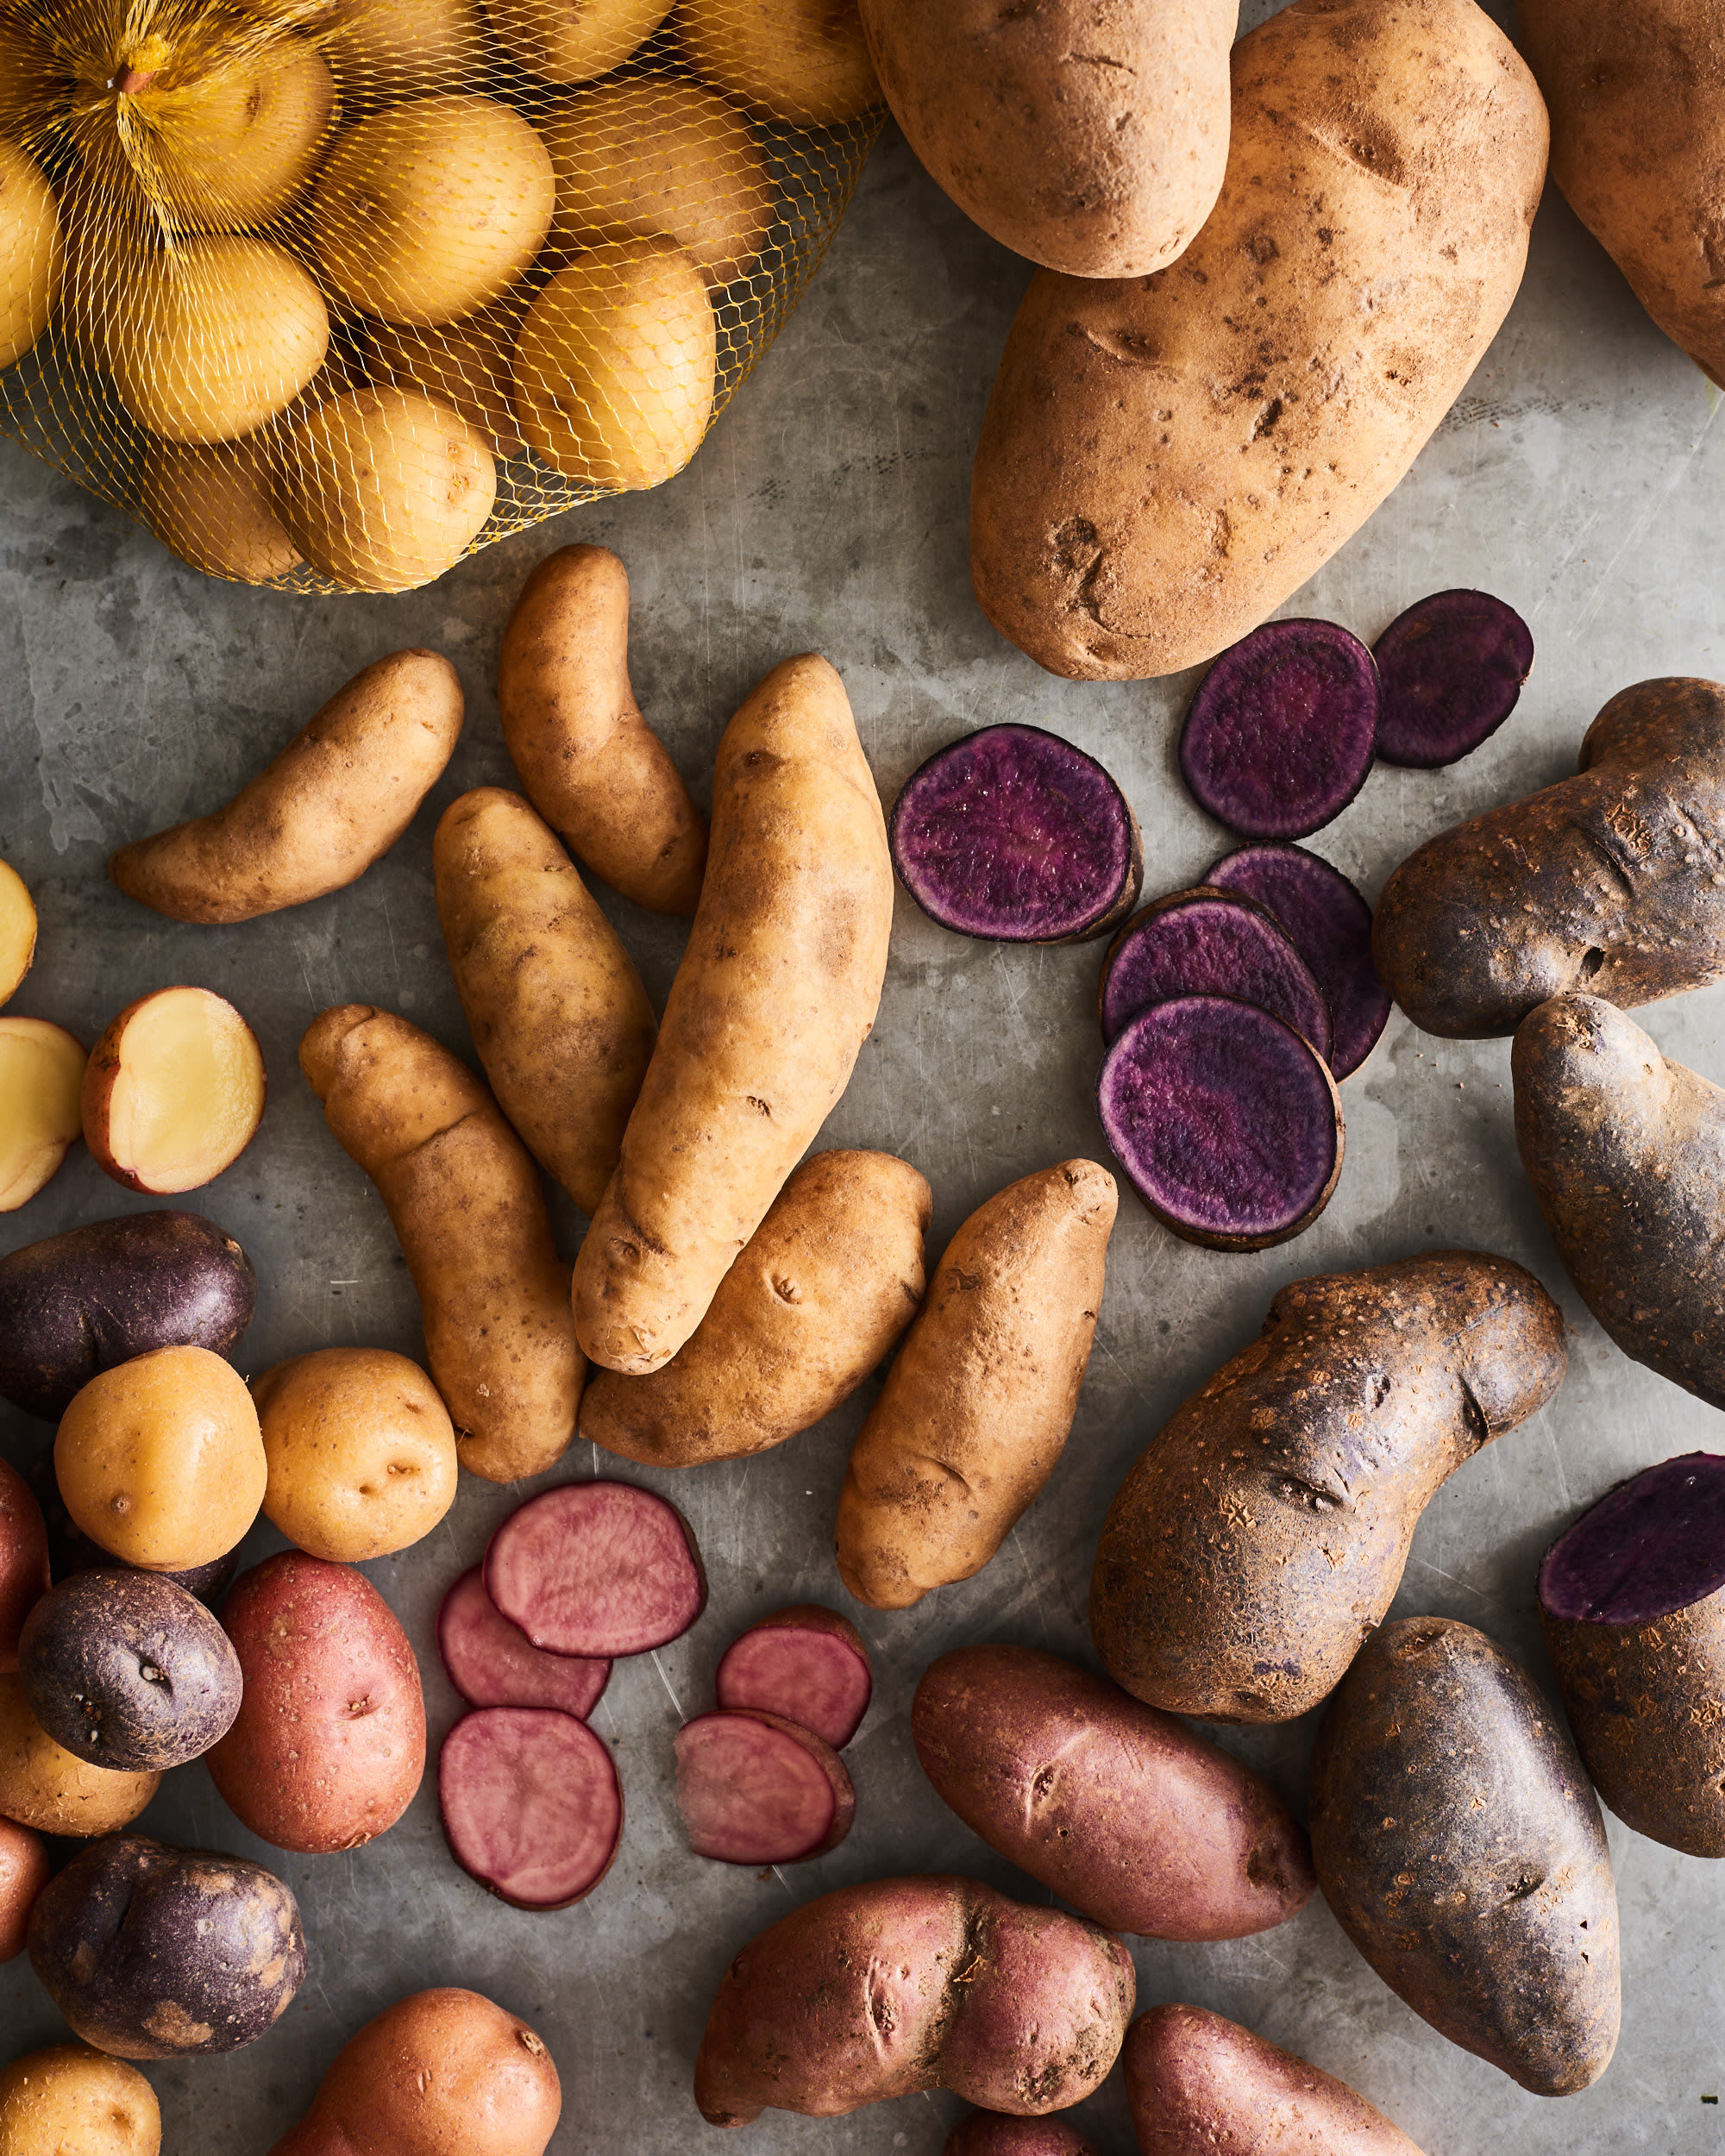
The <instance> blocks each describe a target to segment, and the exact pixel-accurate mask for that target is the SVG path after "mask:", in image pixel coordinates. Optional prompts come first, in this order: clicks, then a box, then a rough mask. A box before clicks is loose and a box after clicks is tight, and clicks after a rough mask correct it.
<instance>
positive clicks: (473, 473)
mask: <svg viewBox="0 0 1725 2156" xmlns="http://www.w3.org/2000/svg"><path fill="white" fill-rule="evenodd" d="M270 496H271V499H272V500H273V502H274V504H275V507H276V512H277V514H278V515H279V517H280V518H281V521H282V523H284V524H285V526H286V527H287V530H288V532H289V534H290V536H292V539H293V542H294V543H295V545H296V546H297V547H298V548H299V550H300V552H301V553H302V554H303V555H304V556H305V559H306V560H307V561H309V562H310V563H311V566H312V567H313V568H315V569H321V570H322V571H323V574H324V575H325V576H331V577H335V578H336V579H338V580H339V581H341V582H342V583H343V584H351V585H357V586H359V587H360V588H361V590H362V591H367V592H409V591H411V590H413V588H414V587H415V586H417V585H420V584H429V583H430V581H431V580H432V579H433V578H434V577H439V576H442V573H443V572H444V570H445V569H447V568H449V567H452V566H453V564H454V563H455V562H457V561H460V560H461V556H462V555H464V554H465V553H466V552H467V548H468V547H469V546H471V545H472V543H473V542H474V539H475V538H476V537H477V536H478V535H479V533H480V529H481V528H482V526H483V525H484V523H485V521H486V517H489V516H490V515H491V512H492V503H493V502H495V501H496V499H497V460H496V459H495V458H494V457H493V456H492V453H491V451H490V449H489V448H487V447H486V442H484V440H483V439H482V437H481V436H480V435H479V434H478V433H477V432H476V430H475V429H474V428H472V427H470V426H469V425H468V424H467V421H466V420H465V419H463V418H462V417H461V414H460V413H459V412H457V411H453V410H452V409H451V408H450V407H449V405H448V404H443V403H442V401H441V400H440V399H439V398H435V397H422V396H420V395H418V394H417V392H414V391H411V390H401V389H361V390H350V391H348V392H345V393H344V394H343V395H342V396H339V397H332V398H329V400H328V401H327V402H326V403H324V404H319V405H317V407H316V409H315V410H313V411H310V412H308V413H307V414H306V416H305V417H304V418H303V419H302V420H301V421H300V422H299V423H298V425H297V426H296V427H295V428H294V429H293V430H292V434H291V435H290V436H288V438H287V440H286V441H285V442H283V443H282V445H281V447H280V448H279V450H278V452H277V455H276V461H275V467H274V479H273V483H272V486H271V490H270Z"/></svg>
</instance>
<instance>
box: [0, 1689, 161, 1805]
mask: <svg viewBox="0 0 1725 2156" xmlns="http://www.w3.org/2000/svg"><path fill="white" fill-rule="evenodd" d="M160 1782H161V1777H160V1775H159V1774H146V1773H132V1772H129V1771H122V1769H120V1768H118V1767H92V1766H86V1765H85V1762H84V1761H83V1760H82V1759H77V1758H73V1757H72V1753H71V1752H67V1751H66V1749H65V1747H64V1746H63V1745H57V1744H56V1743H55V1742H54V1740H53V1738H52V1737H50V1736H49V1734H48V1733H47V1730H45V1729H44V1728H43V1727H42V1726H41V1723H40V1722H39V1721H38V1720H36V1718H35V1716H34V1714H32V1713H31V1712H30V1702H28V1700H27V1699H26V1698H25V1696H24V1686H23V1681H22V1678H21V1677H19V1676H18V1674H17V1672H16V1670H13V1671H11V1672H10V1673H9V1674H6V1675H0V1813H3V1814H4V1815H5V1816H6V1817H7V1818H8V1819H9V1820H14V1821H16V1823H17V1824H18V1825H19V1826H20V1827H34V1829H35V1831H36V1832H37V1833H39V1834H74V1835H87V1834H111V1833H115V1832H116V1830H117V1829H118V1828H120V1827H124V1826H125V1825H126V1824H127V1823H128V1822H129V1821H131V1820H135V1818H136V1817H137V1816H138V1814H139V1813H140V1812H141V1811H142V1810H143V1808H144V1807H145V1805H146V1804H147V1803H148V1802H149V1801H150V1799H151V1798H152V1797H153V1796H154V1795H155V1793H156V1790H157V1789H158V1787H159V1786H160Z"/></svg>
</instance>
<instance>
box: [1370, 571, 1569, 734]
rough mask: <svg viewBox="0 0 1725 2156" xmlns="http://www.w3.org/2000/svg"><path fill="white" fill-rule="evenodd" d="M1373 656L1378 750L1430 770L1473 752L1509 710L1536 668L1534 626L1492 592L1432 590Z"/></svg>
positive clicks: (1396, 624) (1399, 620)
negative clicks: (1377, 696)
mask: <svg viewBox="0 0 1725 2156" xmlns="http://www.w3.org/2000/svg"><path fill="white" fill-rule="evenodd" d="M1371 655H1372V657H1373V658H1374V659H1376V660H1377V679H1378V684H1379V686H1380V689H1381V691H1382V694H1383V703H1382V706H1381V708H1380V710H1379V711H1378V715H1377V753H1378V755H1380V756H1381V757H1382V758H1383V761H1384V762H1385V763H1394V764H1402V765H1405V766H1407V767H1408V768H1411V769H1414V770H1416V771H1436V770H1439V769H1440V768H1441V767H1442V766H1443V765H1445V764H1450V763H1457V762H1458V761H1460V760H1461V758H1462V757H1464V756H1466V755H1471V754H1472V753H1473V751H1474V750H1475V749H1477V748H1478V747H1479V745H1480V743H1482V742H1484V741H1487V740H1489V739H1490V736H1492V735H1493V734H1495V733H1496V731H1497V729H1498V728H1499V727H1500V726H1501V725H1502V724H1503V722H1504V720H1505V719H1506V718H1509V714H1510V712H1511V711H1514V710H1515V705H1516V704H1517V703H1518V701H1519V700H1520V699H1521V686H1522V684H1523V683H1524V682H1525V681H1526V680H1527V676H1528V675H1529V674H1531V673H1532V672H1533V670H1534V632H1533V631H1532V630H1530V629H1529V628H1528V626H1527V623H1526V622H1524V621H1523V620H1522V618H1521V616H1520V615H1519V614H1518V613H1517V612H1516V611H1515V608H1514V607H1513V606H1506V605H1504V603H1503V601H1502V599H1494V598H1493V597H1492V596H1491V594H1490V592H1465V591H1457V592H1433V593H1432V595H1431V597H1430V598H1429V599H1421V600H1420V602H1419V603H1418V605H1414V606H1410V607H1408V610H1407V611H1406V612H1405V613H1402V614H1398V615H1397V616H1396V619H1395V620H1394V621H1393V622H1391V623H1390V624H1389V628H1388V629H1386V630H1384V632H1383V635H1382V636H1380V637H1379V638H1378V640H1377V642H1376V643H1375V644H1374V645H1373V646H1372V648H1371Z"/></svg>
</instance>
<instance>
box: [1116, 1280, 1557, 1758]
mask: <svg viewBox="0 0 1725 2156" xmlns="http://www.w3.org/2000/svg"><path fill="white" fill-rule="evenodd" d="M1566 1361H1567V1353H1566V1351H1565V1344H1564V1321H1563V1313H1562V1312H1561V1311H1559V1308H1558V1307H1557V1305H1556V1304H1555V1303H1554V1302H1553V1300H1552V1299H1551V1297H1550V1296H1549V1295H1548V1294H1546V1291H1545V1289H1544V1288H1541V1287H1540V1283H1539V1282H1538V1281H1536V1280H1535V1279H1534V1276H1533V1275H1532V1274H1531V1273H1527V1272H1524V1271H1523V1270H1522V1269H1521V1267H1520V1266H1519V1265H1513V1264H1511V1263H1509V1260H1508V1259H1507V1258H1501V1257H1487V1256H1484V1255H1483V1254H1481V1253H1479V1252H1477V1251H1473V1250H1433V1251H1429V1252H1427V1253H1426V1254H1425V1255H1424V1256H1422V1257H1406V1258H1402V1259H1401V1260H1399V1261H1398V1262H1397V1263H1394V1264H1390V1265H1373V1266H1367V1267H1365V1268H1364V1269H1363V1270H1361V1271H1358V1272H1352V1273H1329V1274H1320V1275H1316V1276H1315V1277H1314V1278H1312V1279H1309V1280H1296V1281H1293V1282H1289V1285H1288V1286H1287V1287H1286V1288H1283V1290H1282V1291H1281V1293H1280V1294H1278V1295H1277V1298H1276V1300H1274V1302H1272V1303H1271V1304H1270V1315H1269V1317H1268V1318H1267V1319H1265V1321H1264V1330H1263V1332H1261V1333H1259V1335H1258V1338H1257V1339H1256V1340H1254V1341H1253V1342H1252V1343H1251V1345H1250V1346H1249V1347H1246V1348H1243V1349H1242V1350H1241V1351H1240V1352H1239V1354H1238V1355H1236V1356H1235V1357H1233V1360H1232V1361H1231V1362H1229V1363H1224V1364H1223V1366H1222V1368H1221V1369H1220V1370H1218V1371H1217V1372H1216V1374H1215V1376H1214V1377H1212V1378H1210V1379H1209V1380H1208V1382H1207V1383H1206V1384H1204V1385H1203V1386H1202V1387H1201V1388H1200V1390H1199V1391H1197V1392H1196V1393H1195V1394H1194V1395H1192V1397H1191V1398H1190V1399H1189V1400H1188V1401H1185V1402H1184V1403H1183V1404H1182V1406H1180V1407H1176V1409H1175V1411H1174V1413H1173V1414H1172V1415H1171V1416H1170V1418H1169V1420H1167V1421H1166V1422H1165V1423H1164V1425H1163V1426H1162V1428H1161V1429H1160V1431H1158V1432H1157V1435H1156V1437H1155V1438H1153V1439H1152V1440H1151V1445H1150V1447H1149V1449H1148V1450H1147V1451H1145V1454H1144V1455H1143V1457H1141V1458H1140V1459H1139V1461H1138V1463H1137V1465H1136V1466H1135V1467H1134V1468H1133V1469H1132V1472H1131V1473H1130V1474H1129V1475H1128V1476H1126V1480H1125V1482H1122V1483H1121V1485H1120V1489H1119V1491H1118V1493H1117V1494H1116V1495H1115V1498H1114V1501H1113V1504H1112V1505H1111V1506H1110V1507H1109V1508H1108V1515H1107V1520H1105V1521H1104V1523H1103V1526H1102V1533H1101V1541H1100V1543H1099V1545H1098V1546H1097V1551H1096V1564H1095V1574H1094V1576H1093V1577H1092V1580H1091V1583H1090V1630H1091V1634H1092V1636H1093V1638H1094V1639H1095V1643H1096V1650H1097V1652H1098V1653H1099V1654H1100V1655H1101V1658H1102V1664H1103V1667H1104V1668H1105V1669H1106V1670H1107V1672H1108V1674H1109V1676H1110V1677H1113V1679H1114V1681H1115V1683H1118V1684H1122V1685H1124V1686H1125V1687H1126V1690H1127V1691H1129V1692H1130V1693H1132V1695H1133V1696H1134V1697H1135V1698H1138V1699H1141V1700H1146V1701H1148V1702H1150V1703H1151V1705H1152V1706H1154V1707H1160V1708H1165V1709H1166V1710H1167V1711H1168V1712H1170V1714H1196V1715H1199V1716H1201V1717H1202V1718H1203V1719H1204V1720H1207V1721H1249V1722H1279V1721H1291V1720H1293V1719H1294V1718H1295V1715H1298V1714H1305V1713H1306V1712H1308V1709H1310V1708H1314V1707H1315V1706H1316V1705H1317V1704H1318V1702H1320V1700H1321V1699H1322V1698H1323V1697H1324V1696H1325V1695H1326V1694H1327V1692H1329V1691H1330V1690H1332V1689H1333V1687H1334V1686H1335V1685H1336V1684H1337V1683H1338V1682H1339V1680H1340V1678H1341V1676H1342V1673H1343V1672H1344V1670H1346V1668H1347V1666H1348V1664H1349V1663H1350V1662H1351V1661H1352V1658H1353V1656H1354V1654H1355V1652H1356V1651H1357V1650H1358V1647H1359V1645H1360V1643H1361V1641H1362V1640H1363V1639H1366V1638H1368V1637H1369V1636H1370V1634H1371V1630H1372V1627H1373V1626H1375V1625H1377V1623H1379V1622H1380V1621H1381V1620H1382V1619H1383V1617H1384V1615H1385V1614H1387V1612H1388V1610H1389V1605H1390V1603H1391V1602H1392V1601H1394V1600H1395V1598H1396V1589H1397V1588H1398V1587H1399V1586H1400V1585H1401V1582H1402V1568H1403V1566H1404V1565H1405V1564H1406V1563H1407V1561H1408V1544H1409V1542H1410V1541H1411V1540H1412V1539H1413V1533H1414V1529H1415V1526H1416V1525H1417V1524H1418V1522H1419V1518H1420V1515H1421V1513H1422V1512H1423V1511H1424V1510H1425V1508H1426V1507H1427V1504H1428V1503H1429V1502H1430V1501H1431V1499H1432V1497H1433V1494H1434V1493H1435V1492H1436V1491H1437V1489H1439V1488H1440V1485H1441V1484H1442V1483H1443V1482H1445V1481H1446V1480H1447V1478H1448V1477H1449V1476H1451V1475H1452V1474H1453V1473H1454V1472H1455V1470H1456V1469H1457V1468H1458V1467H1459V1466H1461V1464H1462V1463H1463V1462H1464V1461H1465V1460H1469V1459H1471V1457H1473V1455H1474V1454H1475V1453H1476V1452H1477V1451H1479V1449H1480V1448H1481V1446H1482V1445H1487V1444H1489V1443H1490V1441H1491V1439H1492V1438H1496V1437H1501V1436H1502V1434H1503V1432H1505V1431H1508V1430H1513V1429H1514V1428H1515V1426H1516V1425H1517V1424H1518V1423H1520V1422H1523V1421H1525V1420H1527V1417H1528V1416H1529V1415H1531V1414H1533V1413H1534V1412H1535V1411H1536V1410H1537V1409H1539V1408H1540V1407H1544V1405H1545V1404H1546V1401H1548V1400H1549V1399H1550V1398H1551V1397H1552V1395H1553V1393H1555V1392H1556V1390H1557V1388H1558V1387H1559V1384H1560V1383H1561V1382H1563V1376H1564V1369H1565V1363H1566Z"/></svg>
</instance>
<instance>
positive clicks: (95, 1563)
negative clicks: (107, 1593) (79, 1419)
mask: <svg viewBox="0 0 1725 2156" xmlns="http://www.w3.org/2000/svg"><path fill="white" fill-rule="evenodd" d="M29 1480H30V1488H31V1489H32V1490H34V1493H35V1496H36V1501H37V1503H38V1504H39V1505H41V1508H42V1519H43V1521H44V1523H45V1524H46V1526H47V1537H48V1563H49V1565H50V1568H51V1570H52V1572H53V1577H54V1578H55V1579H56V1580H67V1579H71V1578H72V1577H73V1576H74V1575H75V1574H77V1573H79V1572H111V1571H113V1570H116V1568H117V1569H118V1570H121V1571H127V1572H129V1571H132V1570H143V1568H142V1567H141V1566H136V1567H134V1566H132V1565H129V1564H127V1563H126V1562H125V1560H124V1558H123V1557H115V1556H114V1555H113V1553H112V1552H111V1551H107V1550H104V1549H103V1547H102V1545H101V1544H100V1543H97V1542H92V1541H91V1539H90V1538H89V1536H88V1535H87V1534H85V1532H83V1530H82V1529H81V1528H79V1527H78V1526H76V1525H75V1523H74V1522H73V1520H72V1515H71V1514H69V1513H68V1512H67V1511H66V1502H65V1500H64V1499H63V1498H62V1497H61V1495H60V1484H59V1482H57V1481H56V1480H55V1479H54V1463H53V1445H47V1446H45V1447H44V1448H43V1450H42V1451H41V1452H39V1453H38V1454H37V1455H36V1457H35V1458H34V1460H33V1461H32V1462H31V1463H30V1476H29ZM239 1564H240V1551H239V1547H238V1545H235V1547H234V1548H233V1549H231V1550H229V1552H228V1553H227V1555H226V1556H225V1557H211V1558H210V1561H209V1563H208V1564H194V1565H191V1566H189V1567H188V1568H187V1570H185V1571H184V1572H151V1573H148V1574H147V1575H146V1576H147V1578H150V1579H153V1580H172V1581H173V1584H174V1585H175V1586H176V1587H183V1588H184V1589H185V1591H186V1593H187V1594H188V1595H196V1596H197V1597H198V1601H200V1602H207V1603H209V1604H210V1605H211V1606H212V1607H213V1606H214V1605H215V1604H216V1602H218V1601H221V1599H222V1597H223V1595H225V1594H226V1593H227V1591H228V1589H229V1587H230V1586H231V1585H232V1583H233V1578H234V1575H235V1572H236V1571H237V1570H238V1569H239Z"/></svg>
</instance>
